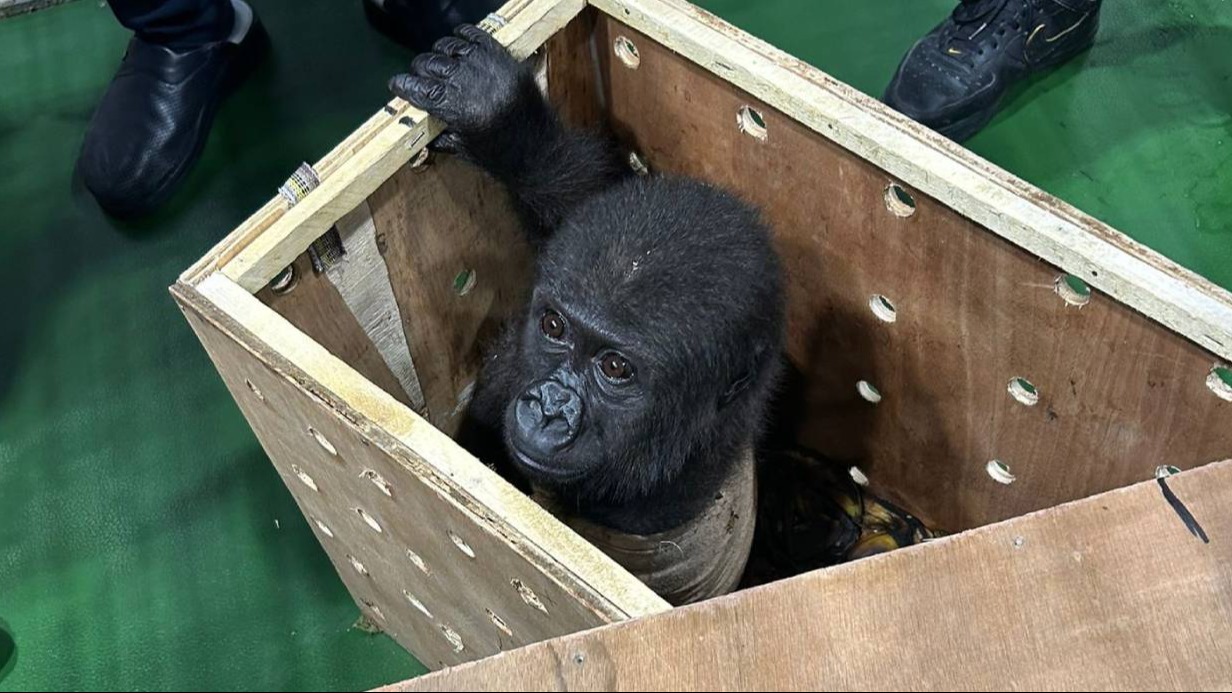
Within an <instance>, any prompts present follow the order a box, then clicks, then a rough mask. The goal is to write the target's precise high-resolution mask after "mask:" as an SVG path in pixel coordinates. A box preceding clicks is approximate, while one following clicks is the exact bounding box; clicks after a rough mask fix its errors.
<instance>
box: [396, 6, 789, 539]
mask: <svg viewBox="0 0 1232 693" xmlns="http://www.w3.org/2000/svg"><path fill="white" fill-rule="evenodd" d="M391 87H392V88H393V90H394V92H395V93H397V94H399V95H400V96H402V97H403V98H406V99H408V100H410V101H411V102H413V103H415V104H416V105H418V106H419V107H421V108H424V109H425V110H427V111H429V112H430V113H432V114H433V115H436V116H438V117H440V118H441V119H442V120H444V121H445V122H446V123H447V124H448V126H449V131H448V132H447V133H446V135H444V136H442V138H441V139H440V146H441V147H443V148H446V149H449V150H451V151H454V152H457V153H459V154H460V155H462V156H465V157H467V158H468V159H470V160H471V161H473V162H474V163H476V164H477V165H479V166H481V167H483V168H484V169H485V170H487V171H488V172H489V173H491V174H492V175H493V176H495V177H496V178H497V179H498V180H500V181H502V182H503V183H504V184H505V185H506V186H508V188H509V189H510V191H511V192H512V193H513V195H514V198H515V199H516V200H517V201H518V202H519V204H520V207H521V212H522V215H523V218H524V221H525V225H526V229H527V233H528V236H529V237H530V239H531V241H532V243H534V244H535V246H536V248H537V250H538V258H537V276H536V280H535V285H534V290H533V294H532V297H531V299H530V301H529V305H528V306H527V307H526V310H525V311H524V312H523V313H522V314H521V315H520V316H519V317H518V318H517V319H514V320H512V321H511V322H510V324H509V325H508V326H507V327H506V329H505V331H504V333H503V335H502V337H501V338H500V339H499V340H497V343H496V344H495V346H494V348H493V349H492V350H491V351H490V352H489V356H488V359H487V362H486V364H485V368H484V371H483V374H482V376H481V378H480V383H479V387H478V388H477V392H476V396H475V399H474V401H473V402H472V405H471V411H470V414H471V416H472V417H473V418H474V419H475V420H476V421H477V422H479V423H480V424H482V425H485V426H487V427H489V428H490V429H491V430H492V431H494V432H496V433H497V434H499V435H500V436H501V437H502V440H503V441H504V442H505V444H506V447H507V449H508V451H509V454H510V457H511V458H512V459H513V461H514V465H515V466H516V467H517V468H518V469H519V470H520V471H521V472H523V473H524V474H526V475H527V476H528V477H530V478H531V479H532V480H533V481H535V482H536V483H539V484H542V485H545V486H547V487H549V488H551V489H553V490H554V491H555V492H556V493H557V494H558V495H559V496H561V497H562V498H564V499H565V500H566V502H569V503H571V504H573V505H574V507H575V508H576V509H577V510H578V512H580V513H581V514H582V515H583V516H585V517H587V518H588V519H591V520H592V521H595V522H598V523H601V524H604V525H607V526H610V527H613V528H615V529H618V530H622V531H626V532H637V533H650V532H656V531H661V530H664V529H668V528H670V527H672V526H674V525H676V524H678V523H679V522H681V521H682V520H684V519H686V518H687V517H689V516H690V515H692V514H693V513H695V512H697V511H698V510H699V509H700V508H701V507H703V506H704V504H705V503H707V502H709V501H710V500H711V499H712V498H713V496H714V493H715V492H716V490H717V487H718V484H719V483H720V482H721V481H722V479H723V478H724V475H725V473H726V472H727V470H728V469H729V468H730V466H731V464H732V463H733V461H734V460H735V459H736V455H737V454H738V453H739V452H740V450H741V449H742V448H743V447H744V446H747V445H749V444H751V443H755V442H756V440H757V438H758V437H759V436H760V433H761V430H762V427H763V423H764V422H763V418H764V414H765V410H766V406H767V401H768V399H769V397H770V394H771V390H772V389H773V387H774V384H775V382H776V379H777V377H778V375H779V368H780V358H781V356H780V355H781V351H782V347H783V324H784V309H783V298H782V285H781V271H780V266H779V261H778V258H777V256H776V255H775V252H774V249H773V245H772V242H771V240H770V234H769V232H768V230H767V229H766V228H765V226H764V225H763V223H762V222H761V220H760V218H759V215H758V213H757V211H756V210H755V209H753V208H752V207H750V206H749V205H747V204H745V203H743V202H741V201H740V200H738V199H737V198H735V197H734V196H732V195H731V194H729V193H727V192H724V191H721V190H718V189H716V188H714V187H711V186H709V185H707V184H704V183H701V182H698V181H694V180H689V179H682V178H675V177H657V176H653V177H648V178H639V177H636V176H634V175H632V174H631V172H630V171H629V168H628V166H626V165H625V164H624V163H623V161H622V159H621V157H620V156H619V153H618V150H617V149H616V148H615V147H613V146H611V145H610V144H608V143H606V142H604V141H603V140H601V139H599V138H597V137H594V136H591V135H588V134H584V133H580V132H576V131H572V130H569V129H567V128H565V127H563V126H562V125H561V124H560V123H559V121H558V119H557V117H556V115H555V114H554V113H553V112H552V110H551V108H550V107H549V106H548V104H547V103H546V102H545V101H544V99H543V98H542V96H541V95H540V94H539V92H538V90H537V89H536V88H535V84H534V81H533V79H532V76H531V74H530V72H529V71H528V69H527V68H526V67H525V66H523V65H520V64H519V63H517V62H516V61H514V60H513V58H512V57H511V56H510V55H509V54H508V53H507V52H506V51H505V49H504V48H503V47H502V46H500V44H498V43H496V42H495V41H494V40H493V39H492V38H491V37H490V36H488V35H487V34H486V33H485V32H483V31H482V30H479V29H476V28H474V27H469V26H467V27H462V28H460V29H459V30H458V37H457V38H451V39H445V40H443V41H442V42H440V43H438V45H437V48H436V52H434V53H432V54H429V55H427V56H421V57H420V58H417V59H416V61H415V64H414V65H413V66H412V72H411V74H407V75H400V76H398V77H395V78H394V80H393V81H392V83H391ZM549 311H552V312H553V313H552V314H553V315H556V316H557V318H559V321H558V320H557V318H552V319H550V320H548V321H547V322H545V321H544V316H545V314H548V312H549ZM558 328H559V330H558ZM612 359H615V360H612ZM605 363H606V364H607V366H606V367H605ZM622 364H627V369H625V368H623V367H622ZM605 372H606V373H607V375H605ZM613 375H615V377H613ZM626 376H628V377H626Z"/></svg>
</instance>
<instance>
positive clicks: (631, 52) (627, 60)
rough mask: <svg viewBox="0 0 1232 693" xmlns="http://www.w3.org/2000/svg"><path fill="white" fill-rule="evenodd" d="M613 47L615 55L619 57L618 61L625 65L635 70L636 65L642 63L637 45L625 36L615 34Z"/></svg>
mask: <svg viewBox="0 0 1232 693" xmlns="http://www.w3.org/2000/svg"><path fill="white" fill-rule="evenodd" d="M613 48H614V49H615V51H616V57H618V58H620V62H622V63H624V64H625V67H627V68H629V69H631V70H636V69H637V66H638V65H641V64H642V56H640V55H638V52H637V46H635V45H633V42H632V41H630V40H629V38H628V37H627V36H617V37H616V43H615V45H614V46H613Z"/></svg>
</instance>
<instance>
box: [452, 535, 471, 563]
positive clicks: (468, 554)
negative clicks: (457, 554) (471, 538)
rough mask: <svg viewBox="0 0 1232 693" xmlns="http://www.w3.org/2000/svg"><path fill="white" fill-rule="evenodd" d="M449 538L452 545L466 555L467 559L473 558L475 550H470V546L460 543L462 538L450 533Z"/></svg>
mask: <svg viewBox="0 0 1232 693" xmlns="http://www.w3.org/2000/svg"><path fill="white" fill-rule="evenodd" d="M449 538H450V539H452V540H453V545H454V546H456V547H458V550H459V551H461V552H462V553H464V554H466V557H467V558H474V557H475V550H474V549H472V548H471V545H470V544H467V543H466V542H465V541H462V537H460V536H458V535H456V534H454V533H453V532H450V533H449Z"/></svg>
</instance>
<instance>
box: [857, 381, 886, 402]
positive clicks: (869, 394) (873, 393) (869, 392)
mask: <svg viewBox="0 0 1232 693" xmlns="http://www.w3.org/2000/svg"><path fill="white" fill-rule="evenodd" d="M856 391H857V392H859V393H860V396H861V397H863V398H864V399H865V400H866V401H869V402H872V403H873V404H876V403H878V402H880V401H881V392H880V391H878V390H877V388H875V387H873V384H872V383H870V382H868V381H867V380H861V381H860V382H858V383H856Z"/></svg>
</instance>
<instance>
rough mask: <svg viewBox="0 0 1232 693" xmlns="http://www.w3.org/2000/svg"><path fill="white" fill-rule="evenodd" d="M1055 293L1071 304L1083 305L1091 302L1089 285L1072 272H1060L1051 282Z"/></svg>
mask: <svg viewBox="0 0 1232 693" xmlns="http://www.w3.org/2000/svg"><path fill="white" fill-rule="evenodd" d="M1053 286H1054V287H1055V289H1056V292H1057V295H1058V296H1060V297H1061V298H1062V299H1064V301H1065V302H1066V303H1068V304H1070V305H1071V306H1085V305H1086V304H1088V303H1090V302H1091V287H1089V286H1087V283H1086V282H1084V281H1082V279H1080V278H1078V277H1075V276H1074V275H1072V274H1062V275H1061V276H1059V277H1057V280H1056V281H1055V282H1053Z"/></svg>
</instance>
